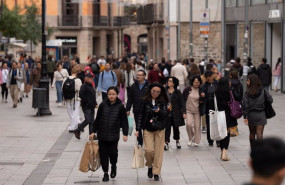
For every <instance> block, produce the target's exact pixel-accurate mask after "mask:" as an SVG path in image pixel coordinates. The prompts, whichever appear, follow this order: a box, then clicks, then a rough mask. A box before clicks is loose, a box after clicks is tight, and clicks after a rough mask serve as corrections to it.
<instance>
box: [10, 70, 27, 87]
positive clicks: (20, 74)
mask: <svg viewBox="0 0 285 185" xmlns="http://www.w3.org/2000/svg"><path fill="white" fill-rule="evenodd" d="M12 70H13V69H11V70H10V71H9V74H8V78H7V86H10V85H11V80H12ZM17 77H18V79H17V80H16V82H17V86H18V88H19V89H20V88H21V83H22V82H23V80H24V74H23V70H19V69H17Z"/></svg>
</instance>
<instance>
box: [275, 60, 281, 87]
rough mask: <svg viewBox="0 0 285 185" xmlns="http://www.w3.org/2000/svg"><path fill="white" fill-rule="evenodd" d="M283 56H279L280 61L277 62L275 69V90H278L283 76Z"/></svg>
mask: <svg viewBox="0 0 285 185" xmlns="http://www.w3.org/2000/svg"><path fill="white" fill-rule="evenodd" d="M281 66H282V63H281V58H278V61H277V63H276V66H275V69H274V71H273V76H275V81H274V91H275V92H276V91H277V86H278V82H279V79H280V76H281Z"/></svg>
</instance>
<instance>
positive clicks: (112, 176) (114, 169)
mask: <svg viewBox="0 0 285 185" xmlns="http://www.w3.org/2000/svg"><path fill="white" fill-rule="evenodd" d="M116 175H117V166H112V167H111V178H112V179H113V178H115V177H116Z"/></svg>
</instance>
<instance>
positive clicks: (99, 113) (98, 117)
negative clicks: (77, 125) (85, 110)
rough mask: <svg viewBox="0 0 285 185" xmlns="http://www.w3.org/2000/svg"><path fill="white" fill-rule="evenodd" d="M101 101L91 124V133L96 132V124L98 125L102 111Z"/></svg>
mask: <svg viewBox="0 0 285 185" xmlns="http://www.w3.org/2000/svg"><path fill="white" fill-rule="evenodd" d="M103 108H104V106H103V103H101V104H100V105H99V108H98V111H97V115H96V119H95V121H94V124H93V133H97V132H98V125H99V122H100V118H101V115H102V112H103Z"/></svg>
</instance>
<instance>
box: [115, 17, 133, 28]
mask: <svg viewBox="0 0 285 185" xmlns="http://www.w3.org/2000/svg"><path fill="white" fill-rule="evenodd" d="M130 22H131V18H130V17H129V16H124V17H119V16H115V17H113V26H114V27H123V26H129V25H130Z"/></svg>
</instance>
